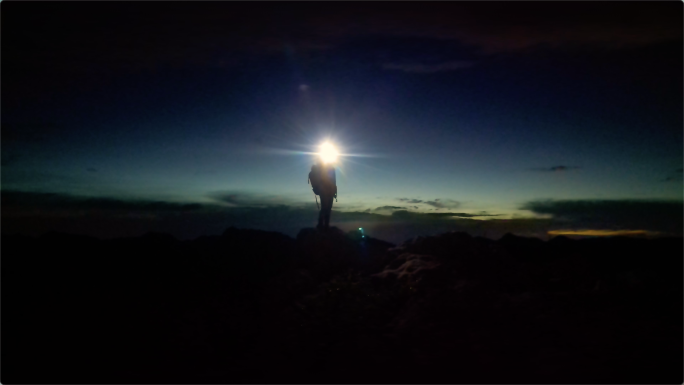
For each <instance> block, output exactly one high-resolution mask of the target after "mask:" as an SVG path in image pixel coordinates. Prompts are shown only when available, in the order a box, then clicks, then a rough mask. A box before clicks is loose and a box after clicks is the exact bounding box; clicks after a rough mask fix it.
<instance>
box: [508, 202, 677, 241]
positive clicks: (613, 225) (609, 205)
mask: <svg viewBox="0 0 684 385" xmlns="http://www.w3.org/2000/svg"><path fill="white" fill-rule="evenodd" d="M520 209H521V210H530V211H532V212H534V213H536V214H546V215H552V216H553V219H554V220H556V221H557V222H558V223H559V224H560V225H564V226H563V227H564V228H565V229H567V228H569V227H574V228H575V229H604V230H626V229H640V230H641V229H643V230H648V231H658V232H663V233H670V234H681V233H682V220H683V219H684V213H683V210H684V203H683V202H682V201H663V200H538V201H531V202H527V203H525V204H523V205H522V206H521V207H520Z"/></svg>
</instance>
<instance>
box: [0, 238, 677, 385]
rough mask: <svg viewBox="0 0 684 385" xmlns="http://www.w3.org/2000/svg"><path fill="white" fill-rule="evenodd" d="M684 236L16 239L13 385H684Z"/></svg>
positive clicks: (7, 366)
mask: <svg viewBox="0 0 684 385" xmlns="http://www.w3.org/2000/svg"><path fill="white" fill-rule="evenodd" d="M682 248H683V247H682V239H656V240H645V239H627V238H615V239H587V240H579V241H578V240H570V239H567V238H563V237H558V238H554V239H553V240H551V241H549V242H543V241H541V240H538V239H528V238H521V237H516V236H513V235H507V236H505V237H503V238H502V239H500V240H498V241H493V240H489V239H485V238H473V237H471V236H469V235H468V234H465V233H446V234H442V235H440V236H433V237H419V238H415V239H412V240H409V241H407V242H406V243H404V244H403V245H401V246H399V247H394V245H391V244H388V243H386V242H382V241H380V240H376V239H372V238H367V237H365V238H361V236H360V234H356V233H349V234H345V233H343V232H342V231H340V230H337V229H335V228H333V229H331V230H330V231H328V232H320V231H316V230H314V229H303V230H302V231H301V232H300V233H299V235H298V236H297V238H296V239H292V238H290V237H287V236H285V235H282V234H278V233H269V232H262V231H255V230H238V229H234V228H231V229H228V230H226V232H225V233H224V234H223V235H221V236H215V237H202V238H199V239H196V240H193V241H179V240H176V239H174V238H173V237H171V236H168V235H163V234H148V235H146V236H143V237H140V238H129V239H116V240H97V239H93V238H87V237H78V236H70V235H65V234H47V235H45V236H43V237H40V238H27V237H18V236H11V237H10V236H3V238H2V251H3V253H2V256H3V259H2V268H3V273H2V279H3V284H2V289H3V293H2V303H3V307H2V310H3V314H2V316H3V317H2V321H3V330H2V331H3V343H2V349H3V354H2V368H3V370H2V379H1V381H2V382H3V383H8V384H9V383H650V384H653V383H682V382H684V379H683V377H682V369H683V367H682V362H683V361H684V359H683V358H684V357H683V356H682V349H683V344H682V341H683V333H682V299H683V297H682V251H683V250H682Z"/></svg>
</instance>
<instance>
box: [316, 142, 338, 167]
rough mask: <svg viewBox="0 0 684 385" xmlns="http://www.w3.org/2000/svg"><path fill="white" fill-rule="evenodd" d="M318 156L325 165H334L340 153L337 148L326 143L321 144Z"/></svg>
mask: <svg viewBox="0 0 684 385" xmlns="http://www.w3.org/2000/svg"><path fill="white" fill-rule="evenodd" d="M318 155H320V157H321V159H322V160H323V162H324V163H332V162H334V161H336V160H337V156H338V155H339V153H338V152H337V149H335V146H333V145H332V144H330V143H328V142H325V143H323V144H321V148H320V151H319V152H318Z"/></svg>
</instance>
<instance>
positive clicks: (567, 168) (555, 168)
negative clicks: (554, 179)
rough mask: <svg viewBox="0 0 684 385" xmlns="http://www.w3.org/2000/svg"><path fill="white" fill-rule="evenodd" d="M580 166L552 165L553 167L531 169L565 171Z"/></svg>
mask: <svg viewBox="0 0 684 385" xmlns="http://www.w3.org/2000/svg"><path fill="white" fill-rule="evenodd" d="M580 168H581V167H578V166H553V167H547V168H543V167H542V168H533V169H531V170H532V171H540V172H565V171H569V170H579V169H580Z"/></svg>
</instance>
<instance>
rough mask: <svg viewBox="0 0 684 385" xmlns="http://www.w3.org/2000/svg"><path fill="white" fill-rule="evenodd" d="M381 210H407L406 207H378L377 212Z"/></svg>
mask: <svg viewBox="0 0 684 385" xmlns="http://www.w3.org/2000/svg"><path fill="white" fill-rule="evenodd" d="M381 210H406V207H399V206H381V207H376V208H375V211H381Z"/></svg>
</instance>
